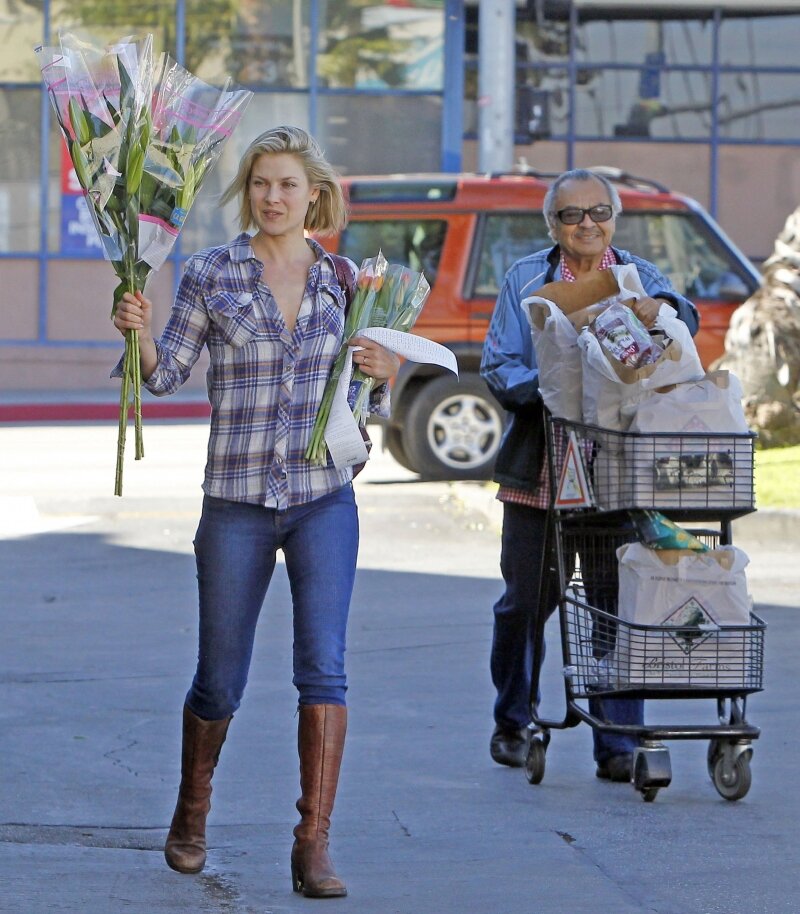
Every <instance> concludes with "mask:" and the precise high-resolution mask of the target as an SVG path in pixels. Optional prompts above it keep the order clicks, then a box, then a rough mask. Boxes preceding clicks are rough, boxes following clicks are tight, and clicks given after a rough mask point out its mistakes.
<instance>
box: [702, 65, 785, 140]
mask: <svg viewBox="0 0 800 914" xmlns="http://www.w3.org/2000/svg"><path fill="white" fill-rule="evenodd" d="M719 93H720V100H719V106H718V112H717V116H718V118H719V132H720V136H721V137H723V138H725V139H731V140H800V80H798V77H797V76H796V75H793V76H783V75H779V74H775V73H731V74H723V75H722V76H721V78H720V86H719Z"/></svg>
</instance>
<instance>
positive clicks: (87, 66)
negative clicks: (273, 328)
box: [36, 34, 253, 495]
mask: <svg viewBox="0 0 800 914" xmlns="http://www.w3.org/2000/svg"><path fill="white" fill-rule="evenodd" d="M152 43H153V39H152V35H148V36H147V37H146V38H144V39H141V40H135V39H132V38H126V39H122V40H121V41H119V42H117V43H116V44H113V45H110V46H107V47H103V46H100V45H98V44H97V43H92V42H86V41H82V40H80V39H78V38H76V37H75V36H73V35H69V34H66V35H62V36H61V38H60V47H58V48H44V47H40V48H37V49H36V54H37V57H38V59H39V64H40V67H41V71H42V79H43V80H44V83H45V86H46V87H47V91H48V95H49V96H50V101H51V102H52V105H53V108H54V110H55V114H56V118H57V120H58V124H59V127H60V128H61V132H62V133H63V136H64V140H65V142H66V144H67V148H68V149H69V154H70V158H71V159H72V164H73V166H74V168H75V174H76V175H77V177H78V181H79V182H80V185H81V187H82V188H83V190H84V192H85V194H86V199H87V203H88V204H89V206H88V208H89V212H90V213H91V215H92V220H93V222H94V224H95V227H96V228H97V231H98V233H99V235H100V240H101V242H102V245H103V252H104V255H105V257H106V259H107V260H109V261H110V262H111V265H112V267H113V268H114V272H115V273H116V274H117V277H118V278H119V280H120V282H119V285H118V286H117V287H116V289H115V290H114V295H113V303H112V309H111V315H112V317H113V316H114V313H115V312H116V308H117V305H118V303H119V301H120V299H121V298H122V296H123V294H124V293H125V292H131V293H133V292H136V291H137V290H138V291H142V290H143V289H144V285H145V282H146V281H147V278H148V276H149V275H150V273H151V272H152V271H153V270H157V269H158V268H159V267H161V266H162V265H163V263H164V261H165V260H166V258H167V256H168V255H169V252H170V251H171V249H172V246H173V245H174V243H175V239H176V238H177V236H178V233H179V231H180V229H181V227H182V225H183V222H184V220H185V218H186V214H187V213H188V212H189V209H190V208H191V206H192V203H193V202H194V200H195V198H196V196H197V193H198V191H199V190H200V187H201V185H202V183H203V180H204V179H205V177H206V175H207V174H208V172H209V171H210V169H211V168H212V166H213V165H214V163H215V162H216V161H217V159H218V157H219V155H220V153H221V152H222V147H223V145H224V144H225V141H226V140H227V139H228V137H229V136H230V135H231V133H232V132H233V129H234V128H235V126H236V124H237V123H238V121H239V119H240V117H241V115H242V113H243V111H244V108H245V106H246V105H247V103H248V102H249V101H250V99H251V98H252V94H253V93H252V92H249V91H247V90H244V89H236V88H232V87H231V86H230V85H229V84H228V85H226V86H224V87H223V88H215V87H212V86H209V85H207V84H206V83H204V82H202V80H200V79H198V78H197V77H196V76H193V75H192V74H191V73H189V72H188V71H187V70H185V69H184V68H183V67H181V66H180V65H179V64H177V63H176V62H175V61H174V60H172V59H171V58H170V57H169V56H168V55H167V54H162V55H161V56H160V58H159V59H158V61H157V62H155V63H154V61H153V54H152ZM141 383H142V379H141V369H140V363H139V341H138V334H137V332H136V331H135V330H129V331H128V332H127V334H126V339H125V355H124V358H123V363H122V389H121V392H120V414H119V433H118V437H117V470H116V479H115V487H114V494H115V495H121V494H122V466H123V455H124V451H125V436H126V430H127V417H128V410H129V406H130V401H131V399H132V401H133V415H134V427H135V438H136V459H137V460H139V459H141V458H142V457H143V456H144V447H143V442H142V405H141Z"/></svg>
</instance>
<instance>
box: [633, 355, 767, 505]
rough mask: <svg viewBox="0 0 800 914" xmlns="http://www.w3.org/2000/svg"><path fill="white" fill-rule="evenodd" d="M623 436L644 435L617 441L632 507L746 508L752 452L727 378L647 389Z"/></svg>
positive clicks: (736, 391) (732, 379) (712, 376)
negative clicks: (622, 450) (622, 449)
mask: <svg viewBox="0 0 800 914" xmlns="http://www.w3.org/2000/svg"><path fill="white" fill-rule="evenodd" d="M630 431H631V432H638V433H641V434H642V435H646V436H647V437H646V438H633V437H632V438H630V439H626V441H625V457H626V462H627V464H626V465H627V467H628V471H629V476H630V478H631V482H632V497H633V502H634V504H644V503H650V504H653V503H657V504H659V505H660V506H662V507H670V506H674V507H683V508H715V509H738V508H750V507H752V504H753V447H752V442H751V440H750V439H749V438H745V437H743V436H746V435H749V429H748V427H747V421H746V419H745V415H744V409H743V408H742V387H741V384H740V383H739V379H738V378H737V377H736V376H735V375H733V374H731V373H730V372H728V371H714V372H711V373H709V374H707V375H706V376H705V377H704V378H702V379H701V380H699V381H694V382H690V383H685V384H678V385H676V386H675V387H673V388H671V389H668V390H666V391H664V392H657V391H654V392H653V393H652V395H651V396H650V397H649V398H648V399H647V400H645V401H643V402H641V403H639V404H638V405H637V406H636V409H635V413H634V415H633V419H632V421H631V424H630ZM665 432H676V433H678V434H676V435H675V436H674V437H673V436H671V435H667V434H663V433H665ZM651 433H656V434H651Z"/></svg>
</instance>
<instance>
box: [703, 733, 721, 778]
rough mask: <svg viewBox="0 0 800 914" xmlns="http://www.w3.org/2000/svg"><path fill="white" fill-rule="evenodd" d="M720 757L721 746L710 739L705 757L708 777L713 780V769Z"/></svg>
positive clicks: (716, 740) (718, 742) (717, 741)
mask: <svg viewBox="0 0 800 914" xmlns="http://www.w3.org/2000/svg"><path fill="white" fill-rule="evenodd" d="M721 756H722V744H721V743H720V741H719V740H718V739H712V740H711V742H710V743H709V744H708V753H707V755H706V765H707V767H708V776H709V777H710V778H711V780H712V781H713V780H714V769H715V768H716V767H717V761H718V760H719V758H720V757H721Z"/></svg>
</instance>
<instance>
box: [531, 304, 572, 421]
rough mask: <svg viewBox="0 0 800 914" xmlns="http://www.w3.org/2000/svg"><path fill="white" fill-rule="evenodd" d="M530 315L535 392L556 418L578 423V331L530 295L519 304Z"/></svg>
mask: <svg viewBox="0 0 800 914" xmlns="http://www.w3.org/2000/svg"><path fill="white" fill-rule="evenodd" d="M522 308H523V309H524V310H526V311H527V312H528V313H529V315H530V321H531V334H532V337H533V348H534V350H535V352H536V365H537V366H538V369H539V392H540V393H541V395H542V400H543V401H544V404H545V406H546V407H547V408H548V409H549V410H550V412H551V413H552V414H553V415H554V416H556V417H558V418H559V419H566V420H568V421H570V422H580V421H581V418H582V412H581V397H582V391H583V380H582V377H583V370H582V368H581V351H580V349H579V348H578V332H577V331H576V330H575V328H574V327H573V325H572V323H571V322H570V320H569V318H568V317H567V316H566V315H565V314H564V312H563V311H561V309H560V308H559V307H558V306H557V305H556V304H554V303H553V302H551V301H548V300H547V299H546V298H539V297H538V296H536V295H532V296H530V297H529V298H525V299H523V301H522Z"/></svg>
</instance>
